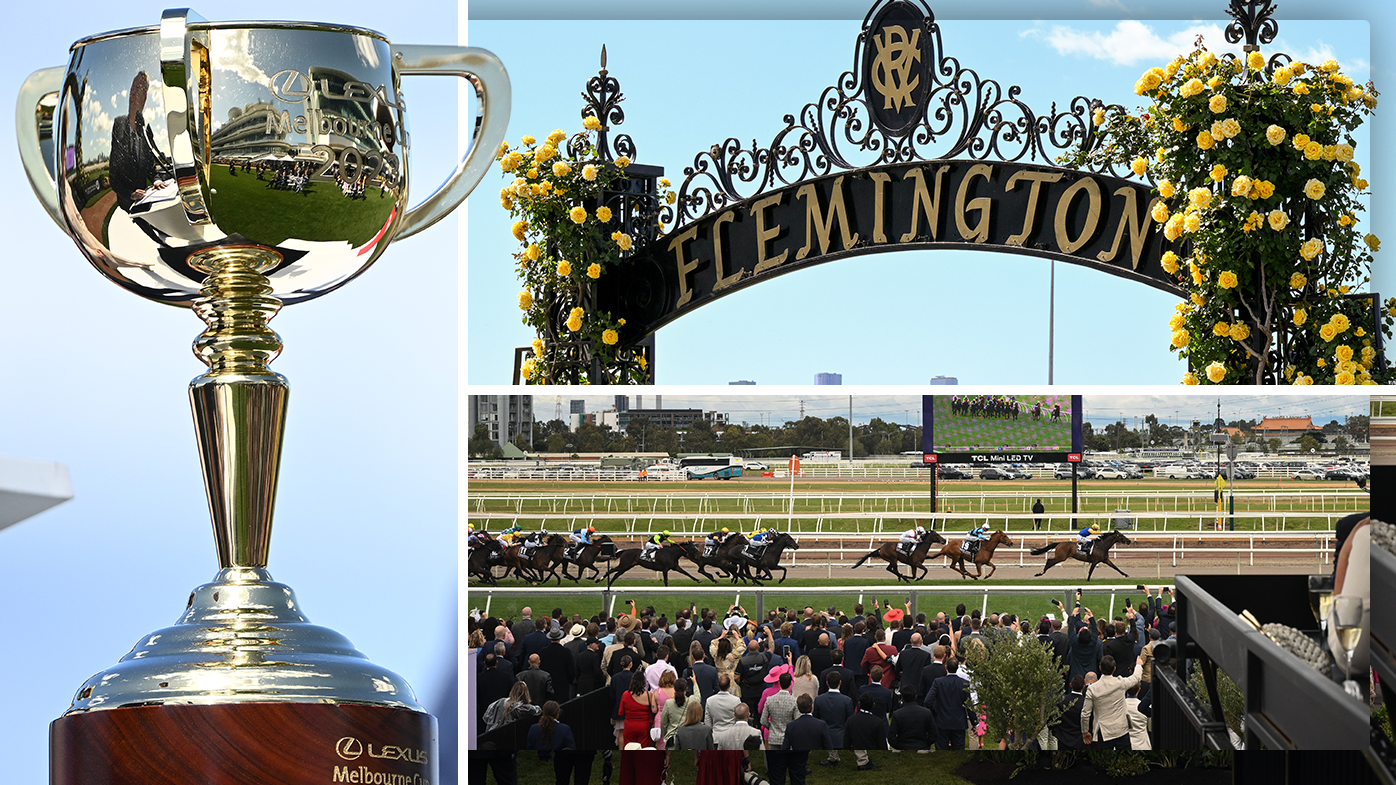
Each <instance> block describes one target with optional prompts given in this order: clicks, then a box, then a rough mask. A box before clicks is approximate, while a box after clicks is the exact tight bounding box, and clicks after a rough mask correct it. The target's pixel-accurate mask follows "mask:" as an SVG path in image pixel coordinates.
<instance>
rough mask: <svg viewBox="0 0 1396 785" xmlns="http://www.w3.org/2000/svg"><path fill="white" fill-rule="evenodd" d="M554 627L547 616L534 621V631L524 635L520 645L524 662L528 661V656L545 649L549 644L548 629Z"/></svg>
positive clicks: (521, 657)
mask: <svg viewBox="0 0 1396 785" xmlns="http://www.w3.org/2000/svg"><path fill="white" fill-rule="evenodd" d="M551 627H552V625H551V624H550V623H549V620H548V618H547V617H546V616H545V617H543V618H541V619H539V620H538V621H536V622H534V629H533V632H530V633H529V634H528V635H526V636H524V639H523V645H522V646H520V647H519V651H520V652H522V654H520V655H519V657H520V659H521V660H522V661H523V662H528V658H529V657H530V656H532V655H534V654H537V653H538V652H540V651H542V650H543V647H545V646H547V645H548V630H549V629H550V628H551ZM558 637H562V636H558Z"/></svg>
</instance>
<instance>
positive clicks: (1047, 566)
mask: <svg viewBox="0 0 1396 785" xmlns="http://www.w3.org/2000/svg"><path fill="white" fill-rule="evenodd" d="M1060 563H1061V561H1059V560H1058V559H1057V556H1056V554H1053V555H1051V556H1048V557H1047V564H1045V565H1043V567H1042V572H1039V573H1038V574H1036V575H1034V576H1033V577H1034V578H1041V577H1042V576H1043V575H1046V574H1047V571H1048V570H1050V569H1052V567H1053V566H1055V565H1057V564H1060Z"/></svg>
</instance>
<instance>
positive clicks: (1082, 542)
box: [1076, 523, 1100, 554]
mask: <svg viewBox="0 0 1396 785" xmlns="http://www.w3.org/2000/svg"><path fill="white" fill-rule="evenodd" d="M1098 534H1100V524H1098V523H1093V524H1091V525H1090V526H1087V527H1086V528H1084V529H1082V530H1081V531H1079V532H1077V533H1076V547H1077V548H1078V549H1080V551H1081V553H1082V554H1088V553H1090V552H1091V537H1092V536H1093V535H1098Z"/></svg>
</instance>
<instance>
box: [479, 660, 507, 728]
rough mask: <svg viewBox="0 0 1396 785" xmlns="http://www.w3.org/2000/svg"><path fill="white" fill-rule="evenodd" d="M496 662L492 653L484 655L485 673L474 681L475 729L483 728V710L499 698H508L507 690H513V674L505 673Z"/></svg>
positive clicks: (497, 661)
mask: <svg viewBox="0 0 1396 785" xmlns="http://www.w3.org/2000/svg"><path fill="white" fill-rule="evenodd" d="M498 663H499V660H497V659H496V658H495V656H494V654H493V653H490V654H486V655H485V672H484V673H481V674H480V675H479V676H478V677H476V681H475V723H476V724H475V727H477V728H483V727H485V722H484V717H485V709H487V708H489V705H490V704H491V703H494V702H495V701H497V700H499V699H500V698H507V697H509V690H511V689H513V688H514V674H512V673H505V672H504V671H501V670H500V669H499V667H498Z"/></svg>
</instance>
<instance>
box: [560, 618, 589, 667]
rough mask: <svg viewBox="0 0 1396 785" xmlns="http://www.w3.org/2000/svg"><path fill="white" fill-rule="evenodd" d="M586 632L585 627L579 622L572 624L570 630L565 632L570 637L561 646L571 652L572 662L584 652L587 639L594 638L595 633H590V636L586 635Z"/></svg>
mask: <svg viewBox="0 0 1396 785" xmlns="http://www.w3.org/2000/svg"><path fill="white" fill-rule="evenodd" d="M588 632H589V631H588V629H587V625H585V624H582V623H580V622H578V623H576V624H573V625H572V629H570V630H568V631H567V634H568V635H569V636H570V638H569V639H568V640H565V641H563V643H562V646H563V648H565V649H567V650H568V651H570V652H572V659H573V660H575V659H576V658H577V657H578V655H580V654H581V653H582V652H584V651H586V648H587V638H588V637H594V636H595V635H596V633H595V631H590V635H588Z"/></svg>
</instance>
